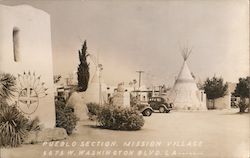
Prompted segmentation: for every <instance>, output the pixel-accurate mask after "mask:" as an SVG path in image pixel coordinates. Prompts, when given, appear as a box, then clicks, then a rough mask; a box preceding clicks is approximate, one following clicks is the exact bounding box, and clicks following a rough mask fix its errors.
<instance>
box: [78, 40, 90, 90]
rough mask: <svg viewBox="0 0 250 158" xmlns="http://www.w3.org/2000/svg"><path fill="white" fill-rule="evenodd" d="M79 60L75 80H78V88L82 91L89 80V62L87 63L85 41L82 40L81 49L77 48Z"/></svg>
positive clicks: (86, 86)
mask: <svg viewBox="0 0 250 158" xmlns="http://www.w3.org/2000/svg"><path fill="white" fill-rule="evenodd" d="M78 53H79V60H80V64H79V66H78V72H77V80H78V90H79V91H80V92H84V91H86V90H87V88H88V82H89V63H87V57H88V54H87V42H86V40H85V41H84V44H83V45H82V49H81V50H79V52H78Z"/></svg>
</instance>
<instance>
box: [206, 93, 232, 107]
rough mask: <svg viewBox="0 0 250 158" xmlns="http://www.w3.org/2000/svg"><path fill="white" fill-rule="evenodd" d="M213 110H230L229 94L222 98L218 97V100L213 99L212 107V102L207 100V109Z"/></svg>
mask: <svg viewBox="0 0 250 158" xmlns="http://www.w3.org/2000/svg"><path fill="white" fill-rule="evenodd" d="M213 106H214V108H215V109H220V110H222V109H230V108H231V94H227V95H225V96H224V97H220V98H217V99H215V101H214V105H213V100H209V99H208V100H207V107H208V108H209V109H211V108H213Z"/></svg>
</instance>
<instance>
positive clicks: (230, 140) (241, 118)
mask: <svg viewBox="0 0 250 158" xmlns="http://www.w3.org/2000/svg"><path fill="white" fill-rule="evenodd" d="M94 125H95V122H91V121H85V122H81V123H80V124H79V126H78V129H77V131H76V132H75V133H74V134H73V135H71V136H70V137H69V138H68V139H67V140H64V141H60V142H52V143H44V144H35V145H23V146H22V147H19V148H15V149H7V150H6V149H5V150H2V157H3V158H39V157H44V158H47V157H53V158H54V157H111V156H113V157H149V158H151V157H183V158H186V157H197V158H201V157H207V158H213V157H214V158H219V157H221V158H231V157H232V158H236V157H238V158H245V157H246V158H247V157H248V155H249V115H248V114H237V113H236V111H234V110H230V111H229V110H223V111H208V112H175V111H172V112H171V113H169V114H160V113H154V114H153V115H152V116H151V117H145V125H144V127H143V129H142V130H139V131H112V130H106V129H99V128H96V127H95V126H94ZM91 155H92V156H91Z"/></svg>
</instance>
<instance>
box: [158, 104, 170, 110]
mask: <svg viewBox="0 0 250 158" xmlns="http://www.w3.org/2000/svg"><path fill="white" fill-rule="evenodd" d="M161 106H163V107H164V108H165V110H168V109H169V108H168V107H167V106H166V105H165V104H161V105H160V107H161Z"/></svg>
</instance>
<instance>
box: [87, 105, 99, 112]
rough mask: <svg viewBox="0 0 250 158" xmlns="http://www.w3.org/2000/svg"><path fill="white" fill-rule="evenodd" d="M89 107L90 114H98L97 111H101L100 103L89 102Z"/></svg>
mask: <svg viewBox="0 0 250 158" xmlns="http://www.w3.org/2000/svg"><path fill="white" fill-rule="evenodd" d="M87 107H88V110H89V114H90V115H97V113H98V112H99V111H100V105H99V104H96V103H88V104H87Z"/></svg>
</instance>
